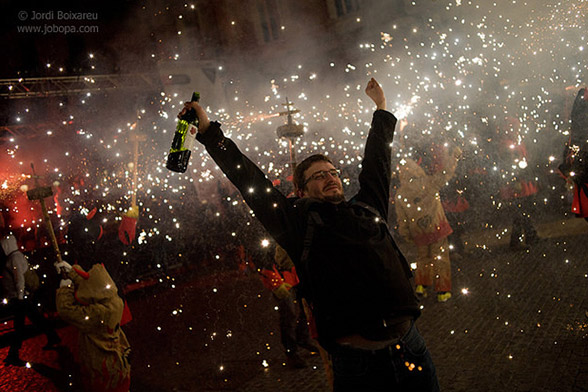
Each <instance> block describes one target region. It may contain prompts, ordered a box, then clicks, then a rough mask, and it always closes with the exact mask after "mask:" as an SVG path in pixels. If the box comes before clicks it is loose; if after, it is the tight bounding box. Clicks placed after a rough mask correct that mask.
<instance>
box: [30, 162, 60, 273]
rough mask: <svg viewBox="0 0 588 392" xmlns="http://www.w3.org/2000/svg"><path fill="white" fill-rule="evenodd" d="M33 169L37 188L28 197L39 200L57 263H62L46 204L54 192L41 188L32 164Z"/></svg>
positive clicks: (49, 188) (48, 188)
mask: <svg viewBox="0 0 588 392" xmlns="http://www.w3.org/2000/svg"><path fill="white" fill-rule="evenodd" d="M31 168H32V169H33V178H34V180H35V188H34V189H31V190H29V191H27V197H28V199H29V200H39V202H40V203H41V211H43V222H44V223H45V228H46V229H47V233H48V234H49V239H50V240H51V245H52V246H53V250H54V251H55V257H56V258H57V262H59V263H60V262H61V261H62V259H61V251H60V250H59V244H58V243H57V238H56V237H55V232H54V231H53V224H52V223H51V217H49V211H47V205H46V204H45V198H46V197H49V196H52V195H53V191H52V190H51V187H41V186H39V177H38V176H37V175H36V173H35V166H34V165H33V164H32V163H31Z"/></svg>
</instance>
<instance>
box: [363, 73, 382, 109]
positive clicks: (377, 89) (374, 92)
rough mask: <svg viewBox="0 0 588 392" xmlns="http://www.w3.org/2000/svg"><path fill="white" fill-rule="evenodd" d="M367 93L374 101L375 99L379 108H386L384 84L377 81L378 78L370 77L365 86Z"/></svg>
mask: <svg viewBox="0 0 588 392" xmlns="http://www.w3.org/2000/svg"><path fill="white" fill-rule="evenodd" d="M365 93H366V94H367V96H368V97H370V98H371V99H372V101H374V103H375V104H376V107H377V109H378V110H380V109H381V110H386V97H385V96H384V90H382V86H380V84H379V83H378V82H376V79H374V78H371V79H370V81H369V82H368V84H367V86H366V88H365Z"/></svg>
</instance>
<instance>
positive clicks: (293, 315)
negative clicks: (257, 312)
mask: <svg viewBox="0 0 588 392" xmlns="http://www.w3.org/2000/svg"><path fill="white" fill-rule="evenodd" d="M276 300H277V301H278V312H279V315H280V334H281V339H282V345H283V346H284V348H285V349H286V354H293V353H295V352H296V351H297V350H298V345H300V344H302V345H305V344H309V343H310V335H309V333H308V323H307V321H306V315H305V314H304V309H303V308H302V302H301V301H300V300H297V299H296V294H295V291H294V290H292V291H291V292H290V296H288V297H286V298H283V299H278V298H276Z"/></svg>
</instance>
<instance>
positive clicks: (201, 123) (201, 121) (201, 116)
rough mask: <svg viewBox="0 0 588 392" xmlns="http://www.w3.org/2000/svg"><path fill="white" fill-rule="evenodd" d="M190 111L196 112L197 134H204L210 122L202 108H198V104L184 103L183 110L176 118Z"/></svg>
mask: <svg viewBox="0 0 588 392" xmlns="http://www.w3.org/2000/svg"><path fill="white" fill-rule="evenodd" d="M190 109H194V110H196V115H197V116H198V133H204V132H206V130H207V129H208V127H209V126H210V120H209V119H208V115H207V114H206V111H205V110H204V109H203V108H202V106H200V104H199V103H198V102H184V108H183V109H182V111H181V112H180V113H179V114H178V118H179V117H180V116H182V115H183V114H185V113H186V112H187V111H188V110H190Z"/></svg>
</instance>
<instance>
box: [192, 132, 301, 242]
mask: <svg viewBox="0 0 588 392" xmlns="http://www.w3.org/2000/svg"><path fill="white" fill-rule="evenodd" d="M196 138H197V139H198V141H200V142H201V143H202V144H204V146H205V147H206V150H207V151H208V153H209V154H210V156H211V157H212V159H214V161H215V162H216V164H217V165H218V166H219V167H220V169H221V170H222V171H223V172H224V173H225V175H226V176H227V177H228V178H229V180H230V181H231V182H232V183H233V184H234V185H235V186H236V187H237V189H239V192H241V195H242V196H243V198H244V199H245V201H246V202H247V204H248V205H249V207H250V208H251V209H252V210H253V212H254V213H255V217H256V218H257V219H259V221H260V222H261V224H262V225H263V226H264V227H265V229H266V230H267V231H268V232H269V234H270V235H271V236H272V237H273V238H274V240H276V242H277V243H278V244H280V246H282V247H283V248H284V249H286V251H288V253H290V252H295V249H294V244H295V243H296V239H297V233H298V232H297V222H296V214H295V207H294V206H293V202H292V201H291V200H289V199H288V198H286V196H284V195H283V194H282V193H280V192H279V191H278V190H277V189H276V188H274V186H273V185H272V183H271V181H270V180H269V179H268V178H267V177H266V176H265V174H264V173H263V172H262V171H261V170H260V169H259V168H258V167H257V166H256V165H255V164H254V163H253V162H252V161H251V160H249V159H248V158H247V157H246V156H245V155H243V153H242V152H241V151H240V150H239V148H238V147H237V146H236V145H235V143H234V142H233V141H232V140H231V139H229V138H226V137H225V136H224V134H223V132H222V130H221V128H220V124H219V123H218V122H212V123H211V124H210V127H209V128H208V130H207V131H206V132H205V133H204V134H200V133H199V134H198V135H196Z"/></svg>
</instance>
